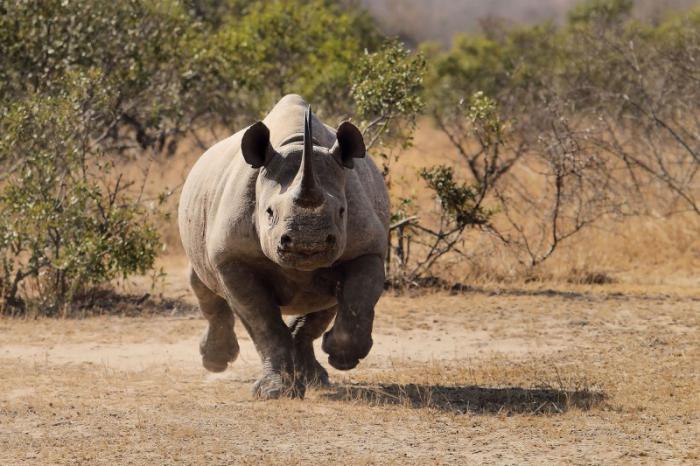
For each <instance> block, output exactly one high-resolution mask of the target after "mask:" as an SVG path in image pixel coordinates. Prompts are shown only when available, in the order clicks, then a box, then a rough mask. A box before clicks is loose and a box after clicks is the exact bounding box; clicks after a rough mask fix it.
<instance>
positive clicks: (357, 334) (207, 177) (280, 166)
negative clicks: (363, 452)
mask: <svg viewBox="0 0 700 466" xmlns="http://www.w3.org/2000/svg"><path fill="white" fill-rule="evenodd" d="M307 109H308V105H307V103H306V102H305V101H304V100H303V99H302V98H301V97H299V96H297V95H288V96H286V97H284V98H283V99H281V100H280V101H279V102H278V103H277V105H276V106H275V107H274V108H273V109H272V111H271V112H270V113H269V114H268V115H267V116H266V117H265V119H264V120H263V122H262V123H260V122H258V123H256V124H255V125H252V126H250V127H248V128H246V129H244V130H242V131H239V132H238V133H236V134H234V135H232V136H231V137H229V138H227V139H225V140H223V141H221V142H219V143H217V144H216V145H214V146H213V147H212V148H210V149H209V150H208V151H207V152H206V153H205V154H204V155H203V156H202V157H201V158H200V159H199V160H198V161H197V163H196V164H195V165H194V167H193V168H192V171H191V172H190V174H189V176H188V177H187V180H186V182H185V185H184V187H183V190H182V196H181V198H180V206H179V214H178V215H179V219H178V220H179V227H180V235H181V237H182V243H183V245H184V248H185V251H186V253H187V256H188V257H189V259H190V263H191V275H190V282H191V286H192V290H193V291H194V293H195V295H196V296H197V299H198V301H199V304H200V308H201V309H202V313H203V314H204V316H205V317H206V318H207V320H208V322H209V327H208V329H207V331H206V332H205V334H204V336H203V338H202V342H201V344H200V352H201V354H202V363H203V365H204V367H205V368H206V369H208V370H210V371H214V372H218V371H223V370H225V369H226V367H227V365H228V363H230V362H233V361H234V360H235V359H236V357H237V355H238V343H237V341H236V336H235V334H234V332H233V325H234V316H236V317H238V318H239V319H240V320H241V322H242V324H243V325H244V326H245V328H246V329H247V331H248V333H249V334H250V336H251V338H252V340H253V342H254V343H255V347H256V349H257V351H258V353H259V354H260V357H261V359H262V363H263V374H262V376H261V377H260V379H259V380H258V381H257V382H256V383H255V385H254V387H253V391H254V394H255V395H257V396H258V397H261V398H277V397H280V396H292V397H295V396H299V397H300V396H303V394H304V390H305V386H306V385H323V384H327V383H328V374H327V372H326V370H325V369H324V368H323V367H322V366H321V365H320V364H319V362H318V361H317V360H316V357H315V355H314V350H313V345H312V343H313V341H314V340H315V339H316V338H319V337H321V336H322V335H323V345H322V348H323V351H324V352H326V353H327V354H328V362H329V363H330V364H331V365H332V366H333V367H335V368H337V369H341V370H348V369H352V368H354V367H355V366H356V365H357V364H358V363H359V360H360V359H362V358H364V357H365V356H367V354H368V353H369V350H370V348H371V347H372V337H371V333H372V322H373V319H374V306H375V304H376V302H377V300H378V299H379V296H380V295H381V293H382V289H383V284H384V268H383V257H384V256H385V253H386V238H387V233H388V225H389V205H388V204H389V203H388V196H387V191H386V187H385V186H384V182H383V179H382V176H381V173H380V172H379V170H378V169H377V167H376V166H375V165H374V163H373V162H372V160H371V159H370V158H369V157H365V146H364V142H363V141H362V136H361V135H360V133H359V131H358V130H357V129H356V128H355V127H354V126H352V125H351V124H349V123H343V124H341V125H340V127H339V128H338V129H337V130H336V129H333V128H330V127H328V126H326V125H324V124H323V123H321V122H320V121H319V120H318V119H317V118H316V117H315V116H313V115H312V114H311V112H310V110H309V111H308V112H307ZM305 121H308V129H305ZM305 131H307V132H306V136H305ZM309 133H310V135H311V137H307V136H309ZM283 316H289V317H288V322H287V323H285V322H284V320H283ZM334 317H335V322H334V324H333V327H332V328H331V330H330V331H328V332H326V333H325V334H324V332H325V331H326V329H327V328H328V326H329V325H330V323H331V321H333V318H334Z"/></svg>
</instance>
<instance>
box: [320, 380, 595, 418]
mask: <svg viewBox="0 0 700 466" xmlns="http://www.w3.org/2000/svg"><path fill="white" fill-rule="evenodd" d="M321 397H323V398H325V399H329V400H335V401H350V402H361V403H366V404H369V405H372V406H381V405H400V406H406V407H410V408H430V409H437V410H440V411H445V412H449V413H453V414H467V413H472V414H505V415H512V414H561V413H564V412H566V411H568V410H569V409H572V408H576V409H580V410H584V411H587V410H589V409H591V408H593V407H595V406H597V405H599V404H601V403H602V402H603V401H604V400H605V399H606V398H607V396H606V395H605V394H604V393H603V392H599V391H591V390H558V389H553V388H522V387H507V388H489V387H479V386H475V385H465V386H444V385H419V384H406V385H402V384H336V385H333V386H332V387H330V388H329V389H328V390H327V391H326V392H325V393H323V394H321Z"/></svg>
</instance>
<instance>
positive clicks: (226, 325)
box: [190, 270, 239, 372]
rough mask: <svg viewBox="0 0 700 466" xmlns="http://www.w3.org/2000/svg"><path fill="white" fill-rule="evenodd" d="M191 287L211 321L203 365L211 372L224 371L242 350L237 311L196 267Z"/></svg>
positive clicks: (201, 346) (201, 347)
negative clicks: (237, 338) (203, 280)
mask: <svg viewBox="0 0 700 466" xmlns="http://www.w3.org/2000/svg"><path fill="white" fill-rule="evenodd" d="M190 286H191V287H192V291H194V294H195V296H197V301H198V302H199V308H200V310H201V311H202V314H203V315H204V317H205V318H206V319H207V321H208V322H209V325H208V327H207V330H206V331H205V332H204V335H203V336H202V340H201V342H200V343H199V352H200V353H201V355H202V365H203V366H204V367H205V368H206V369H207V370H209V371H211V372H222V371H224V370H225V369H226V367H227V366H228V364H229V363H230V362H233V361H235V360H236V357H237V356H238V351H239V349H238V340H236V334H235V333H234V332H233V324H234V317H233V312H231V308H230V307H229V305H228V303H227V302H226V300H225V299H223V298H222V297H220V296H217V295H216V293H214V292H213V291H211V290H210V289H209V288H207V286H206V285H205V284H204V283H202V280H200V278H199V276H197V273H196V272H195V271H194V270H190Z"/></svg>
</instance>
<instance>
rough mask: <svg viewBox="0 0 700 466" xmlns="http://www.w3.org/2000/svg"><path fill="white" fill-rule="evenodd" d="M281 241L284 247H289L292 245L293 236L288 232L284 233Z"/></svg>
mask: <svg viewBox="0 0 700 466" xmlns="http://www.w3.org/2000/svg"><path fill="white" fill-rule="evenodd" d="M280 243H281V244H282V247H283V248H288V247H289V246H291V245H292V237H291V236H289V235H287V234H285V235H282V237H281V238H280Z"/></svg>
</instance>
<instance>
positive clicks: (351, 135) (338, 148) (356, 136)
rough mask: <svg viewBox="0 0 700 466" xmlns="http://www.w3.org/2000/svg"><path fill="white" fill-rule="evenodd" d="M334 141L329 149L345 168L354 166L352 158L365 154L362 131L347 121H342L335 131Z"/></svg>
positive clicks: (358, 157)
mask: <svg viewBox="0 0 700 466" xmlns="http://www.w3.org/2000/svg"><path fill="white" fill-rule="evenodd" d="M335 135H336V138H337V140H336V142H335V144H333V147H331V149H330V153H331V154H332V155H333V157H335V160H336V161H337V162H338V163H340V164H341V165H342V166H344V167H345V168H352V167H354V166H355V164H354V163H353V160H352V159H360V158H362V157H364V156H365V153H366V152H367V149H366V148H365V141H364V139H363V138H362V133H361V132H360V130H359V129H357V127H356V126H355V125H353V124H352V123H350V122H349V121H344V122H342V123H341V124H340V126H339V127H338V131H336V133H335Z"/></svg>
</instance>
